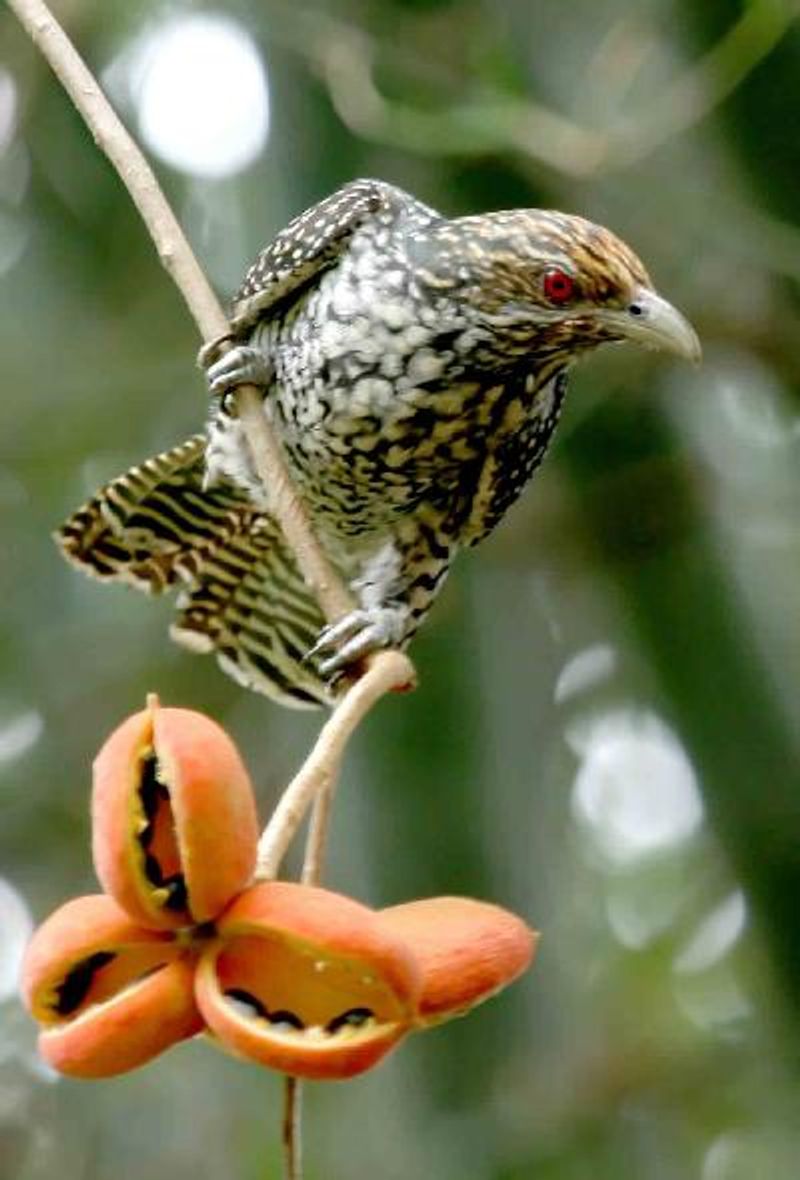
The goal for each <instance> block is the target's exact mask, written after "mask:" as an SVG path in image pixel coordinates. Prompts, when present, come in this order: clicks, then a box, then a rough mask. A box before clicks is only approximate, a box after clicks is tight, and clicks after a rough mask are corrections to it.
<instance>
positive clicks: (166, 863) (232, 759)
mask: <svg viewBox="0 0 800 1180" xmlns="http://www.w3.org/2000/svg"><path fill="white" fill-rule="evenodd" d="M257 841H258V821H257V816H256V808H255V801H254V799H253V792H252V788H251V786H250V779H249V776H248V774H247V771H246V769H245V767H244V765H243V763H242V760H241V758H240V757H239V753H238V751H237V749H236V747H235V746H234V744H233V742H232V741H231V739H230V738H229V737H228V735H227V734H226V733H225V732H224V730H222V729H221V728H220V727H219V726H218V725H217V724H216V723H215V722H213V721H211V720H210V718H208V717H206V716H204V715H203V714H202V713H196V712H193V711H192V710H190V709H169V708H167V709H162V708H160V707H159V705H158V701H157V699H156V698H155V697H151V698H149V699H148V707H147V708H146V709H145V710H143V712H141V713H136V714H135V715H134V716H132V717H129V718H128V719H127V721H124V722H123V723H122V724H121V725H120V726H118V728H117V729H116V730H115V731H114V732H113V733H112V734H111V736H110V737H109V738H108V740H107V741H106V743H105V745H104V746H103V748H102V749H101V750H100V753H99V754H98V755H97V758H96V759H95V763H94V790H93V795H92V852H93V857H94V863H95V869H96V872H97V876H98V878H99V879H100V882H101V884H102V885H103V888H104V889H106V890H107V892H108V893H110V894H111V896H112V897H114V898H115V899H116V900H117V901H118V902H119V904H120V905H121V906H123V907H124V908H125V909H126V910H127V911H128V913H129V914H130V915H131V916H132V917H133V918H135V919H136V920H137V921H139V922H142V923H144V924H146V925H155V926H158V927H161V928H167V929H175V928H177V927H180V926H186V925H189V924H195V923H198V922H207V921H210V920H211V919H212V918H214V917H215V915H216V914H217V913H218V912H219V911H220V910H221V909H222V908H223V906H224V905H226V904H227V902H228V901H229V900H230V899H231V897H233V896H234V895H235V894H236V893H237V892H238V891H239V890H240V889H242V888H243V887H244V886H245V885H246V884H247V882H248V881H249V880H250V877H251V876H252V873H253V869H254V867H255V857H256V844H257Z"/></svg>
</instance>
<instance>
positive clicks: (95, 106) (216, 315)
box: [8, 0, 352, 620]
mask: <svg viewBox="0 0 800 1180" xmlns="http://www.w3.org/2000/svg"><path fill="white" fill-rule="evenodd" d="M8 3H9V6H10V7H11V9H12V10H13V11H14V12H15V13H16V15H17V17H18V18H19V21H20V23H21V24H22V25H23V26H24V27H25V29H26V30H27V31H28V33H29V34H30V36H31V38H32V39H33V41H34V42H35V43H36V45H37V46H38V47H39V49H40V50H41V52H42V54H43V55H44V57H45V58H46V59H47V61H48V62H49V63H50V65H51V67H52V69H53V71H54V72H55V74H56V76H57V77H58V79H59V80H60V82H61V84H62V85H63V87H64V89H65V90H66V91H67V93H68V94H69V96H70V98H71V99H72V101H73V102H74V104H75V106H76V107H77V108H78V110H79V111H80V113H81V115H82V116H83V118H84V120H85V121H86V124H87V126H88V127H89V129H90V131H91V133H92V135H93V136H94V140H95V142H96V143H97V145H98V147H99V148H101V150H102V151H103V152H105V154H106V156H107V157H108V159H109V160H110V161H111V163H112V165H113V166H114V168H115V169H116V171H117V173H118V175H119V177H120V180H121V181H122V183H123V184H124V185H125V188H126V189H127V190H128V193H129V194H130V196H131V199H132V200H133V202H134V204H135V205H136V208H137V209H138V210H139V213H140V215H141V217H142V220H143V221H144V224H145V226H146V228H147V231H148V233H149V234H150V236H151V238H152V239H153V242H154V244H155V247H156V250H157V251H158V256H159V258H160V259H161V261H162V263H163V264H164V266H165V268H166V269H167V271H168V273H169V275H170V276H171V278H172V279H173V281H174V282H175V285H176V286H177V288H178V290H179V291H180V293H181V295H182V296H183V298H184V300H185V302H186V305H187V307H188V309H189V311H190V313H191V315H192V317H193V319H194V321H195V323H196V324H197V327H198V328H199V330H200V335H201V336H202V337H203V339H204V340H205V341H211V340H216V339H218V338H219V337H220V336H224V335H225V334H226V333H227V332H228V331H229V330H230V325H229V323H228V320H227V317H226V315H225V312H224V311H223V309H222V306H221V305H220V303H219V300H218V299H217V297H216V295H215V294H214V292H213V290H212V289H211V286H210V284H209V282H208V280H207V278H206V276H205V274H204V273H203V271H202V269H201V267H200V265H199V263H198V261H197V259H196V258H195V256H194V253H193V252H192V249H191V247H190V246H189V243H188V241H187V240H186V237H185V235H184V233H183V230H182V229H181V227H180V225H179V223H178V220H177V218H176V217H175V214H174V213H173V212H172V209H171V208H170V206H169V204H168V203H167V200H166V198H165V196H164V194H163V193H162V191H161V189H160V187H159V185H158V181H157V180H156V178H155V175H154V173H153V170H152V168H151V167H150V165H149V164H148V162H147V160H146V159H145V157H144V155H143V154H142V152H141V150H140V149H139V147H138V145H137V144H136V143H135V142H134V140H133V139H132V138H131V136H130V134H129V133H128V131H127V130H126V128H125V127H124V125H123V124H122V122H121V120H120V119H119V117H118V116H117V114H116V113H115V111H114V109H113V108H112V106H111V104H110V103H109V101H108V99H107V98H106V96H105V95H104V94H103V92H102V90H101V89H100V87H99V86H98V84H97V81H96V80H95V78H94V77H93V75H92V73H91V71H90V70H89V69H88V68H87V66H86V65H85V63H84V62H83V60H82V58H81V57H80V56H79V54H78V53H77V51H76V50H75V48H74V46H73V45H72V43H71V42H70V40H69V38H68V37H67V35H66V34H65V33H64V31H63V29H62V28H61V27H60V25H59V24H58V22H57V21H56V20H55V18H54V17H53V15H52V13H51V12H50V11H49V9H48V7H47V5H46V4H44V3H43V2H42V0H8ZM238 400H239V408H240V413H241V416H242V420H243V422H244V424H245V432H246V437H247V441H248V445H249V447H250V450H251V452H252V455H253V462H254V464H255V466H256V470H257V471H258V474H259V476H260V477H261V479H262V480H263V482H264V485H265V488H266V490H267V494H268V496H269V502H270V508H271V510H272V512H273V513H274V515H275V518H276V520H277V521H278V523H279V525H280V527H281V530H282V531H283V534H284V536H285V537H286V540H287V541H288V542H289V544H290V546H291V547H292V550H293V552H294V554H295V556H296V558H297V564H298V565H299V567H300V569H301V571H302V573H303V577H304V578H305V579H306V581H307V582H308V585H309V586H310V587H311V589H312V590H313V591H314V593H315V595H316V596H317V598H318V600H319V604H320V606H321V608H322V611H323V613H324V614H325V616H326V618H328V619H329V620H333V619H337V618H339V617H340V616H341V615H342V614H345V613H346V612H347V611H348V610H349V609H350V606H351V601H352V600H351V597H350V593H349V591H348V589H347V587H346V586H345V585H344V584H343V582H342V580H341V578H340V577H339V575H338V574H337V573H336V571H335V570H334V568H333V566H332V565H331V563H330V562H329V561H328V558H327V556H326V554H325V552H324V551H323V549H322V547H321V546H320V544H319V542H318V541H317V539H316V537H315V536H314V533H313V531H312V528H311V525H310V523H309V520H308V515H307V513H306V511H305V509H304V507H303V504H302V502H301V500H300V498H299V496H298V494H297V492H296V491H295V488H294V486H293V484H292V482H291V479H290V476H289V473H288V471H287V470H286V463H285V460H284V458H283V453H282V451H281V447H280V443H279V442H278V441H277V439H276V438H275V436H274V434H273V433H272V431H271V430H270V427H269V424H268V423H267V421H266V420H265V418H264V415H263V413H261V412H260V394H259V391H258V390H257V389H256V388H255V387H254V386H251V385H243V386H241V387H240V389H239V391H238Z"/></svg>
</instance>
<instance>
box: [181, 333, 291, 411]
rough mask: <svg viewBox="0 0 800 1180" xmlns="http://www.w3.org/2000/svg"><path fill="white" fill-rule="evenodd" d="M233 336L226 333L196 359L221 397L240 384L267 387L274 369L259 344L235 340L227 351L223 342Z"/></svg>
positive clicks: (207, 345)
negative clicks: (226, 335) (255, 346)
mask: <svg viewBox="0 0 800 1180" xmlns="http://www.w3.org/2000/svg"><path fill="white" fill-rule="evenodd" d="M229 339H230V337H225V336H223V337H222V338H221V339H220V340H214V341H213V342H212V343H211V344H206V345H204V346H203V348H201V349H200V352H199V354H198V357H197V362H198V364H199V365H200V366H201V368H203V369H205V373H206V380H207V381H208V388H209V390H210V391H211V393H212V394H213V395H214V396H215V397H222V396H223V394H225V393H226V391H227V390H229V389H233V388H235V386H237V385H256V386H258V388H259V389H266V388H267V386H268V385H269V384H270V382H271V381H272V377H273V370H272V366H271V365H270V363H269V361H268V360H267V358H266V357H265V356H264V354H263V352H261V350H260V349H258V348H252V347H251V346H250V345H249V344H234V345H233V347H231V348H229V349H228V350H227V351H226V352H221V351H220V346H221V345H222V344H224V343H226V341H228V340H229Z"/></svg>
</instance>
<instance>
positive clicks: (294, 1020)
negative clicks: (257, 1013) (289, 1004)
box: [267, 1008, 306, 1028]
mask: <svg viewBox="0 0 800 1180" xmlns="http://www.w3.org/2000/svg"><path fill="white" fill-rule="evenodd" d="M267 1020H268V1021H269V1022H270V1024H290V1025H291V1026H292V1028H305V1027H306V1026H305V1025H304V1024H303V1022H302V1020H301V1019H300V1017H299V1016H295V1014H294V1012H290V1011H289V1010H288V1008H279V1009H278V1011H277V1012H268V1013H267Z"/></svg>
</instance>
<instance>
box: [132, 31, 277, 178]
mask: <svg viewBox="0 0 800 1180" xmlns="http://www.w3.org/2000/svg"><path fill="white" fill-rule="evenodd" d="M125 65H126V66H127V73H128V79H127V81H128V85H129V87H130V91H131V94H132V96H133V101H134V104H135V106H136V109H137V112H138V117H139V130H140V133H141V136H142V138H143V139H144V140H145V142H146V143H147V144H148V146H149V147H150V148H151V149H152V150H153V151H154V152H155V153H156V154H157V155H158V156H160V157H161V159H162V160H165V161H166V162H167V163H168V164H171V165H172V166H173V167H174V168H178V169H180V170H181V171H183V172H188V173H189V174H191V175H193V176H202V177H207V178H216V179H219V178H222V177H225V176H230V175H232V174H234V173H236V172H239V171H241V170H242V169H243V168H246V167H247V166H248V165H249V164H251V163H252V162H253V160H254V159H255V158H256V157H257V156H258V155H259V153H260V152H261V151H262V150H263V148H264V145H265V143H266V141H267V135H268V131H269V90H268V87H267V78H266V73H265V70H264V65H263V62H262V61H261V58H260V56H259V54H258V51H257V48H256V46H255V44H254V42H253V40H252V38H251V37H250V36H249V35H248V33H247V32H246V31H245V30H244V29H243V28H242V27H241V26H240V25H238V24H236V23H235V22H234V21H232V20H230V19H228V18H227V17H223V16H217V15H214V14H209V13H204V14H203V15H197V16H187V17H179V18H175V19H172V20H170V21H168V22H166V23H165V24H161V25H159V26H157V27H155V28H153V29H151V30H149V31H148V32H146V33H144V34H143V35H142V36H141V37H140V38H139V40H138V41H137V42H136V43H135V45H134V46H133V48H132V50H131V51H130V53H129V54H127V55H126V60H125Z"/></svg>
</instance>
